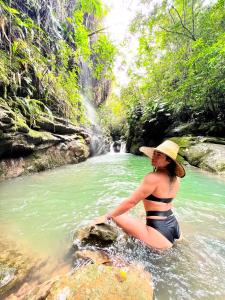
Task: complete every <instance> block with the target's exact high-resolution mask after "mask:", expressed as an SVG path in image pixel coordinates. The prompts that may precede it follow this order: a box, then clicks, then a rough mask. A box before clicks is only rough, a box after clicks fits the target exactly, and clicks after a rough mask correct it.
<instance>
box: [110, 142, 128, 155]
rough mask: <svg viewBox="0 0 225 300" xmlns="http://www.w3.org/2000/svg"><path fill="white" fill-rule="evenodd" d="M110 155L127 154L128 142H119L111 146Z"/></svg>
mask: <svg viewBox="0 0 225 300" xmlns="http://www.w3.org/2000/svg"><path fill="white" fill-rule="evenodd" d="M110 153H126V142H124V141H121V140H118V141H114V142H112V143H111V144H110Z"/></svg>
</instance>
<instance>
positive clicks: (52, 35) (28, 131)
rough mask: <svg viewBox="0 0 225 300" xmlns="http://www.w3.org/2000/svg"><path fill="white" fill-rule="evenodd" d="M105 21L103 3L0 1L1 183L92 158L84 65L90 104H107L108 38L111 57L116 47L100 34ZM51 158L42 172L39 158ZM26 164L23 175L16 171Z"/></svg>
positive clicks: (109, 65)
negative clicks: (105, 100)
mask: <svg viewBox="0 0 225 300" xmlns="http://www.w3.org/2000/svg"><path fill="white" fill-rule="evenodd" d="M103 15H104V8H103V6H102V4H101V2H100V1H82V0H79V1H75V0H70V1H57V0H47V1H45V0H34V1H28V0H23V1H22V0H15V1H14V0H11V1H2V0H0V137H1V140H0V143H1V151H0V166H1V168H2V170H1V174H2V175H0V176H1V177H2V178H3V179H4V178H8V177H11V175H10V174H11V173H15V174H13V175H12V176H17V175H19V174H23V173H27V172H31V171H38V170H42V169H46V168H51V167H54V166H57V165H62V164H63V163H72V162H78V161H80V160H84V159H86V158H87V157H88V155H89V153H90V149H89V148H90V147H89V145H90V143H91V135H92V133H91V131H90V129H88V127H89V124H90V123H89V121H88V119H87V117H86V113H85V106H84V103H83V100H82V97H81V85H82V84H81V77H82V72H83V65H84V64H86V65H87V69H88V74H87V75H88V76H89V79H88V82H89V83H90V87H89V89H90V91H91V97H90V98H91V99H92V100H94V101H95V103H96V105H97V104H99V103H101V102H102V101H104V99H105V96H106V95H107V93H108V91H109V88H110V76H106V74H109V73H110V70H111V67H112V59H109V57H104V56H103V55H102V53H104V50H105V49H104V46H103V43H102V40H104V39H105V40H106V41H107V43H108V44H107V45H110V46H111V50H112V51H111V52H110V53H109V54H112V53H113V51H114V48H113V46H112V45H111V44H110V42H109V41H108V40H107V38H106V37H105V36H104V35H102V34H101V35H96V34H95V32H96V31H97V28H98V27H99V26H100V22H101V18H102V16H103ZM103 66H106V67H103ZM96 70H99V72H98V73H96ZM104 78H107V79H104ZM85 84H87V81H85ZM83 90H84V86H83ZM84 128H86V129H84ZM78 141H79V142H78ZM80 143H81V144H82V146H81V148H82V150H81V149H80ZM78 144H79V145H78ZM52 147H53V148H52ZM53 149H54V150H53ZM69 149H72V150H71V153H70V154H69V152H70V151H69ZM52 151H53V153H54V155H52ZM55 151H56V152H57V151H58V152H57V153H60V154H59V155H58V154H56V152H55ZM47 153H48V154H49V156H52V158H51V159H47V160H46V159H44V161H45V162H41V161H40V160H38V161H39V162H40V165H43V166H42V167H37V164H38V163H34V161H36V162H37V156H38V157H39V156H42V157H43V158H44V157H45V156H46V157H48V154H47ZM32 157H33V158H32ZM57 157H58V162H57V159H56V158H57ZM53 158H54V159H53ZM10 160H12V161H11V162H10ZM21 161H22V165H23V167H22V169H21V168H20V171H18V172H17V171H16V172H14V171H13V170H14V167H13V166H16V165H18V164H19V165H21ZM19 162H20V163H19ZM34 165H35V166H34ZM7 166H9V169H10V170H11V171H8V169H7Z"/></svg>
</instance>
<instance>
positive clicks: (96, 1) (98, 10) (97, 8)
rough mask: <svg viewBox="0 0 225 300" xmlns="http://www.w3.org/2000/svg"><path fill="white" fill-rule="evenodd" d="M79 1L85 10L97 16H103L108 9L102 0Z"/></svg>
mask: <svg viewBox="0 0 225 300" xmlns="http://www.w3.org/2000/svg"><path fill="white" fill-rule="evenodd" d="M79 3H80V5H81V8H82V10H83V11H84V12H86V13H88V14H92V15H94V16H95V17H103V16H104V15H105V14H106V9H105V7H104V5H103V3H102V2H101V1H100V0H79Z"/></svg>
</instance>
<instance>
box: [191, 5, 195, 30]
mask: <svg viewBox="0 0 225 300" xmlns="http://www.w3.org/2000/svg"><path fill="white" fill-rule="evenodd" d="M191 14H192V34H193V36H194V35H195V18H194V17H195V16H194V0H192V3H191Z"/></svg>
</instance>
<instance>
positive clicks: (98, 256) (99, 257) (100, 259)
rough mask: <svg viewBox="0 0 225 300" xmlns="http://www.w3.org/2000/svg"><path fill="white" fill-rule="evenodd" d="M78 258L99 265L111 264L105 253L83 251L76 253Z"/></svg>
mask: <svg viewBox="0 0 225 300" xmlns="http://www.w3.org/2000/svg"><path fill="white" fill-rule="evenodd" d="M75 256H76V258H79V259H84V260H89V261H91V262H93V263H96V264H98V265H100V264H105V263H109V262H110V258H109V256H108V255H107V253H106V252H104V251H91V250H83V251H76V252H75Z"/></svg>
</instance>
